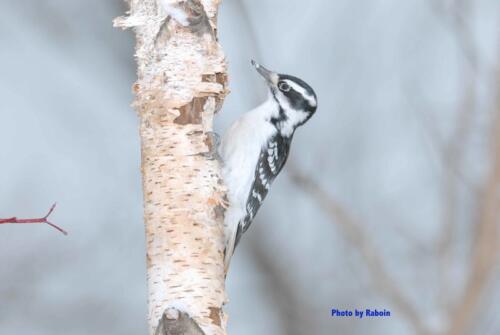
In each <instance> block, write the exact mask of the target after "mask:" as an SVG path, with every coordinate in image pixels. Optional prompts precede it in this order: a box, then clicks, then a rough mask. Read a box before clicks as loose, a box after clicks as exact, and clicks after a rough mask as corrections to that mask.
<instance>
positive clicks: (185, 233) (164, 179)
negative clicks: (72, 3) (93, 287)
mask: <svg viewBox="0 0 500 335" xmlns="http://www.w3.org/2000/svg"><path fill="white" fill-rule="evenodd" d="M219 2H220V0H202V1H201V2H200V1H199V0H196V1H195V0H188V1H175V0H172V1H168V0H129V4H130V15H129V16H127V17H122V18H117V19H116V20H115V26H118V27H121V28H134V31H135V33H136V38H137V45H136V59H137V66H138V70H137V75H138V80H137V83H136V84H135V85H134V92H135V94H136V99H135V102H134V107H135V109H136V110H137V112H138V114H139V117H140V135H141V140H142V173H143V191H144V221H145V225H146V243H147V275H148V289H149V326H150V334H169V333H168V332H165V331H166V330H165V329H166V328H165V327H166V326H165V325H166V324H167V323H168V324H170V325H172V324H173V323H172V322H171V319H170V318H168V316H164V313H167V314H168V312H167V311H169V310H176V311H178V312H179V313H180V314H179V315H180V319H182V320H184V319H186V320H191V319H192V320H193V322H194V324H195V325H197V326H199V327H200V328H201V329H202V330H203V332H204V333H205V334H207V335H213V334H217V335H219V334H225V328H226V316H225V315H224V313H223V311H222V306H223V304H224V302H225V300H226V296H225V290H224V289H225V288H224V266H223V250H224V244H223V241H224V239H223V222H222V218H221V216H220V215H218V212H219V211H218V209H219V208H220V206H221V204H222V203H223V202H222V199H223V197H224V192H225V190H224V186H223V183H222V182H221V180H222V178H221V176H220V166H219V163H218V161H217V160H214V159H210V157H207V155H206V154H204V153H207V152H212V151H213V148H210V147H209V145H210V143H211V141H210V140H209V139H207V138H208V133H209V132H211V131H212V127H213V117H214V115H215V114H216V113H217V112H218V110H219V109H220V108H221V106H222V102H223V100H224V97H225V96H226V94H227V92H228V91H227V75H226V73H227V65H226V62H225V57H224V54H223V52H222V49H221V47H220V45H219V44H218V42H217V40H216V38H215V36H216V29H215V27H216V18H217V9H218V5H219ZM171 7H172V8H180V9H179V10H185V13H186V15H187V16H188V19H187V20H182V18H181V19H179V18H176V16H175V15H174V14H175V13H173V12H169V10H170V9H171ZM186 8H187V9H186ZM175 10H176V11H177V9H175ZM189 15H191V16H192V17H190V16H189ZM204 17H206V18H208V21H207V20H204V19H203V18H204ZM184 21H185V22H184ZM207 22H208V23H209V24H210V26H208V24H207ZM203 24H205V26H204V28H203V27H201V26H202V25H203ZM174 319H176V318H174ZM169 320H170V321H169ZM174 323H175V322H174ZM177 325H179V324H178V322H177ZM161 327H163V328H162V329H163V330H160V328H161ZM174 328H175V327H174ZM195 328H196V327H195ZM176 329H177V328H176ZM178 329H183V328H182V327H181V328H178ZM171 334H191V332H187V331H186V332H177V333H176V332H171ZM193 334H197V333H193Z"/></svg>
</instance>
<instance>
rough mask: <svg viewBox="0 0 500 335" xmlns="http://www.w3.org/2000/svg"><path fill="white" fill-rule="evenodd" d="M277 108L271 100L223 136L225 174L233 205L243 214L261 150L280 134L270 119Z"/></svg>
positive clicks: (242, 119) (249, 113) (236, 123)
mask: <svg viewBox="0 0 500 335" xmlns="http://www.w3.org/2000/svg"><path fill="white" fill-rule="evenodd" d="M277 110H278V109H277V107H276V106H275V104H274V103H273V101H270V100H268V101H267V102H266V103H264V104H263V105H261V106H259V107H257V108H256V109H254V110H252V111H250V112H248V113H246V114H244V115H242V116H241V117H240V118H239V119H238V120H237V121H236V122H235V123H233V125H232V126H231V127H230V128H229V130H228V131H227V132H226V133H225V134H224V137H223V139H222V145H221V154H222V159H223V160H224V167H223V177H224V181H225V183H226V186H227V187H228V198H229V202H230V206H231V207H237V209H238V210H241V212H242V215H244V214H243V213H244V212H245V206H246V201H247V199H248V193H249V192H250V188H251V187H252V183H253V180H254V176H255V167H256V165H257V161H258V158H259V155H260V152H261V150H262V148H263V146H264V145H266V143H267V140H268V139H269V138H270V137H271V136H273V134H275V133H276V128H275V127H274V126H273V125H272V124H271V123H270V122H269V118H270V116H271V115H272V114H273V113H274V112H275V111H276V112H277ZM235 209H236V208H235Z"/></svg>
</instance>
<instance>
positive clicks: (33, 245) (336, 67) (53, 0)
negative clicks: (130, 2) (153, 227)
mask: <svg viewBox="0 0 500 335" xmlns="http://www.w3.org/2000/svg"><path fill="white" fill-rule="evenodd" d="M2 5H3V6H2V10H1V11H0V41H1V46H0V143H1V144H2V145H1V148H0V149H1V150H0V218H2V217H3V218H5V217H10V216H14V215H17V216H19V217H37V216H43V215H44V214H45V212H46V211H47V210H48V208H49V207H50V205H51V204H52V203H53V202H55V201H57V202H58V207H57V209H56V211H55V212H54V214H53V216H52V220H53V221H54V222H55V223H57V224H59V225H61V226H63V227H64V228H65V229H67V230H68V231H69V232H70V235H69V236H67V237H65V236H63V235H61V234H59V233H58V232H57V231H55V230H53V229H51V228H50V227H47V226H45V225H1V226H0V265H1V266H0V334H25V335H59V334H71V335H78V334H82V335H83V334H85V335H87V334H120V335H125V334H130V335H132V334H134V335H137V334H146V331H147V327H146V321H145V320H146V279H145V257H144V231H143V225H142V203H141V201H142V195H141V177H140V173H139V167H140V148H139V138H138V129H137V118H136V114H135V112H134V111H133V110H132V109H131V108H130V103H131V102H132V99H133V96H132V93H131V85H132V83H133V82H134V79H135V63H134V59H133V52H134V50H133V44H134V40H133V34H132V33H131V32H130V31H128V32H122V31H120V30H117V29H113V28H112V23H111V22H112V19H113V18H114V17H116V16H120V15H122V14H123V13H124V11H125V10H126V6H125V5H124V4H123V3H122V1H120V0H107V1H104V0H88V1H65V0H45V1H38V0H3V2H2ZM219 24H220V40H221V43H222V44H223V47H224V49H225V51H226V53H227V57H228V61H229V64H230V81H231V90H232V94H231V95H230V96H229V97H228V98H227V101H226V103H225V105H224V109H223V112H222V113H221V114H220V116H219V118H218V119H217V129H218V131H219V132H223V130H224V129H225V127H227V126H228V125H229V123H230V122H231V121H233V120H235V119H236V118H237V117H238V116H239V115H240V114H241V113H242V112H244V111H247V110H249V109H250V108H251V107H254V106H255V105H256V104H258V103H259V102H260V101H261V100H263V99H264V97H265V94H266V92H265V85H264V84H263V82H262V81H261V79H260V78H259V76H258V75H256V74H255V73H254V71H253V69H252V68H251V66H250V65H249V60H250V59H251V58H255V59H256V60H258V61H260V62H261V63H262V64H264V65H266V66H268V67H270V68H272V69H276V70H278V71H280V72H285V73H289V74H294V75H296V76H299V77H301V78H303V79H304V80H306V81H307V82H309V83H310V84H311V86H313V87H314V88H315V90H316V92H317V94H318V97H319V110H318V112H317V114H316V115H315V116H314V118H313V119H312V120H311V121H310V122H309V123H308V124H307V125H306V126H304V127H303V128H301V129H300V130H299V131H298V133H297V135H296V138H295V141H294V142H295V144H294V147H293V149H292V156H291V158H290V161H289V163H288V165H287V167H286V169H285V170H286V171H285V172H283V173H282V175H281V176H280V177H279V178H278V180H277V182H276V183H275V184H274V188H273V191H272V192H271V193H270V196H269V197H268V200H267V201H266V203H265V204H264V206H263V208H262V209H261V211H260V213H259V215H258V217H257V219H256V221H255V222H254V224H253V225H252V228H251V229H250V230H249V232H248V233H247V234H246V235H245V238H244V239H243V241H242V243H241V244H240V247H239V249H238V250H237V252H236V255H235V259H234V261H233V267H232V270H231V273H230V275H229V277H228V284H227V285H228V293H229V296H230V299H231V302H230V304H229V306H228V307H227V310H228V313H229V316H230V320H229V333H230V334H238V335H250V334H252V335H253V334H287V335H299V334H320V335H321V334H324V335H327V334H398V335H400V334H429V335H439V334H443V335H444V334H446V335H459V334H482V335H493V334H500V318H499V317H498V311H499V310H500V303H499V302H500V283H499V278H500V269H499V268H500V267H499V259H498V254H499V251H500V247H499V244H498V240H499V217H500V215H498V214H499V208H500V205H499V197H500V195H499V192H500V186H499V185H500V157H499V156H500V144H499V143H500V135H499V134H500V115H499V114H500V43H499V42H500V2H499V1H498V0H407V1H399V0H386V1H352V0H337V1H320V0H314V1H313V0H311V1H307V2H306V1H299V0H274V1H264V0H258V1H257V0H224V1H223V3H222V6H221V11H220V18H219ZM332 308H338V309H346V308H348V309H352V308H358V309H365V308H377V309H384V308H385V309H387V310H390V311H391V313H392V316H391V317H389V318H377V319H362V320H357V319H354V318H335V317H331V316H330V310H331V309H332Z"/></svg>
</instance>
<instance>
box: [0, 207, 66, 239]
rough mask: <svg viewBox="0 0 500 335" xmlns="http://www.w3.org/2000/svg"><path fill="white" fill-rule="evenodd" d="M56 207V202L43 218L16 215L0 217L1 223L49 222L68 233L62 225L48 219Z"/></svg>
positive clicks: (62, 231)
mask: <svg viewBox="0 0 500 335" xmlns="http://www.w3.org/2000/svg"><path fill="white" fill-rule="evenodd" d="M55 208H56V204H53V205H52V207H50V210H49V212H48V213H47V214H46V215H45V216H44V217H41V218H36V219H18V218H17V217H15V216H14V217H11V218H8V219H0V224H7V223H14V224H17V223H45V224H48V225H49V226H51V227H52V228H55V229H57V230H59V231H60V232H61V233H63V234H64V235H68V232H67V231H65V230H64V229H62V228H61V227H59V226H57V225H55V224H53V223H52V222H50V221H49V220H48V218H49V216H50V214H52V212H53V211H54V209H55Z"/></svg>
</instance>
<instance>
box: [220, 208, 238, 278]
mask: <svg viewBox="0 0 500 335" xmlns="http://www.w3.org/2000/svg"><path fill="white" fill-rule="evenodd" d="M241 217H242V214H241V211H240V210H237V209H235V208H234V207H230V208H229V209H228V210H227V211H226V215H225V218H224V234H225V246H226V247H225V250H224V271H225V273H226V275H227V273H228V271H229V264H230V263H231V258H232V257H233V254H234V249H235V248H236V246H237V245H238V242H239V240H240V237H241V234H242V231H241V222H240V221H241Z"/></svg>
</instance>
